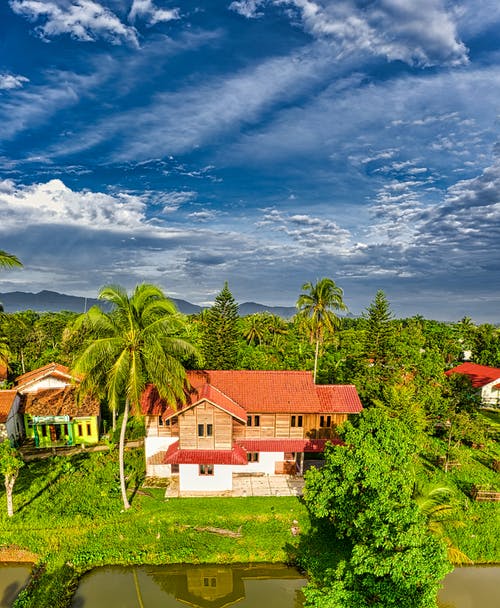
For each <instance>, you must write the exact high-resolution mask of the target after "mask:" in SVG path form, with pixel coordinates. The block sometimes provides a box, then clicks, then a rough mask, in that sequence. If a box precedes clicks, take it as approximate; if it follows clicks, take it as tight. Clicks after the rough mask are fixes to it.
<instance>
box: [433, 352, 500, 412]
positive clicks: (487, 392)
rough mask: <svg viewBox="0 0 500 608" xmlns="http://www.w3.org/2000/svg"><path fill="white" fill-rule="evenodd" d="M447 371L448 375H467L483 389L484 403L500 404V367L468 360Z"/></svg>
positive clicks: (475, 386)
mask: <svg viewBox="0 0 500 608" xmlns="http://www.w3.org/2000/svg"><path fill="white" fill-rule="evenodd" d="M445 373H446V375H447V376H450V375H451V374H463V375H464V376H467V377H468V378H470V381H471V384H472V386H473V387H474V388H477V389H478V390H480V391H481V399H482V401H483V404H484V405H492V406H497V407H498V406H500V368H498V367H488V366H487V365H478V364H477V363H470V362H467V363H462V364H461V365H458V366H457V367H454V368H453V369H450V370H448V371H447V372H445Z"/></svg>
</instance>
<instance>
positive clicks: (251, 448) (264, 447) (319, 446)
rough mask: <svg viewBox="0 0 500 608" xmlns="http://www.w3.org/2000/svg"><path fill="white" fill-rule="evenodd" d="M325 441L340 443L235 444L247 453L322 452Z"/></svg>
mask: <svg viewBox="0 0 500 608" xmlns="http://www.w3.org/2000/svg"><path fill="white" fill-rule="evenodd" d="M327 441H330V442H331V443H334V444H341V443H342V442H341V441H340V440H339V439H333V440H327V439H238V440H237V441H236V444H237V445H239V446H241V447H242V448H244V449H245V450H246V451H247V452H323V450H324V449H325V445H326V442H327Z"/></svg>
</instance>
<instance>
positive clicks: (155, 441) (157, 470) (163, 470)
mask: <svg viewBox="0 0 500 608" xmlns="http://www.w3.org/2000/svg"><path fill="white" fill-rule="evenodd" d="M176 441H177V437H145V438H144V455H145V459H146V475H147V477H171V476H172V469H171V467H170V465H169V464H150V463H149V462H148V460H149V458H150V457H151V456H154V455H155V454H158V452H166V451H167V450H168V448H169V447H170V446H171V445H172V443H175V442H176Z"/></svg>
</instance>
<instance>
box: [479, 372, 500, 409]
mask: <svg viewBox="0 0 500 608" xmlns="http://www.w3.org/2000/svg"><path fill="white" fill-rule="evenodd" d="M497 384H500V378H497V379H496V380H493V382H490V383H489V384H485V385H484V386H483V388H482V389H481V399H482V400H483V403H485V404H488V405H500V390H498V389H494V388H493V387H494V386H496V385H497Z"/></svg>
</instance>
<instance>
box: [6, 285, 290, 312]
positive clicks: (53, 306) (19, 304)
mask: <svg viewBox="0 0 500 608" xmlns="http://www.w3.org/2000/svg"><path fill="white" fill-rule="evenodd" d="M170 299H171V300H172V301H173V302H174V304H175V305H176V306H177V309H178V310H179V311H180V312H182V313H183V314H185V315H193V314H197V313H199V312H200V311H201V310H203V308H204V307H202V306H198V305H197V304H191V302H187V301H186V300H177V299H176V298H170ZM0 302H1V303H2V304H3V308H4V310H5V312H17V311H20V310H35V311H37V312H59V311H61V310H70V311H72V312H84V311H85V310H88V309H89V308H90V307H91V306H94V304H97V305H98V306H101V307H103V308H106V305H105V304H104V303H103V302H102V301H101V300H97V299H96V298H84V297H82V296H70V295H67V294H64V293H58V292H57V291H46V290H44V291H40V292H38V293H29V292H26V291H8V292H6V293H0ZM205 308H206V307H205ZM266 311H267V312H270V313H271V314H274V315H277V316H279V317H283V318H285V319H288V318H290V317H292V316H293V315H294V314H295V312H296V309H295V308H294V307H293V306H265V305H264V304H257V303H256V302H244V303H243V304H240V306H239V312H240V315H241V316H245V315H251V314H254V313H256V312H266Z"/></svg>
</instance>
